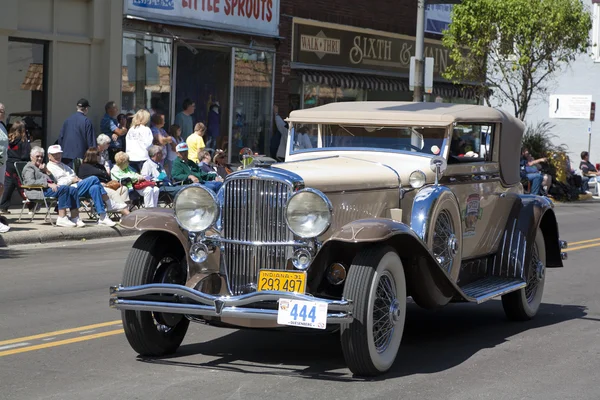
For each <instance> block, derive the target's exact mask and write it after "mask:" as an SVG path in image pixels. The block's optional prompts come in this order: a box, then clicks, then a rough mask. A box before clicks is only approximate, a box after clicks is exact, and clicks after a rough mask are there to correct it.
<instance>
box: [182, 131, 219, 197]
mask: <svg viewBox="0 0 600 400" xmlns="http://www.w3.org/2000/svg"><path fill="white" fill-rule="evenodd" d="M177 155H178V156H179V157H178V158H177V159H176V160H175V161H174V162H173V180H174V181H177V182H183V183H184V184H189V183H201V184H203V185H205V186H206V187H207V188H209V189H211V190H212V191H214V192H215V193H217V192H218V191H219V189H220V188H221V186H222V182H223V180H222V179H221V178H220V177H218V176H217V177H215V175H213V174H207V173H206V172H204V171H202V170H201V169H200V167H199V166H198V164H196V163H195V162H193V161H191V160H189V159H188V146H187V144H186V143H180V144H178V145H177Z"/></svg>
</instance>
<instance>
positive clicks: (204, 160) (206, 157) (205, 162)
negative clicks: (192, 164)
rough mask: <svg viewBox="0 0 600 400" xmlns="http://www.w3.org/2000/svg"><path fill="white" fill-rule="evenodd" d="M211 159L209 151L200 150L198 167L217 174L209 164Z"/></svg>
mask: <svg viewBox="0 0 600 400" xmlns="http://www.w3.org/2000/svg"><path fill="white" fill-rule="evenodd" d="M211 160H212V155H211V154H210V151H206V150H205V151H201V152H200V163H199V164H198V166H199V167H200V169H201V170H202V171H204V172H206V173H209V174H214V175H216V174H217V171H216V170H215V168H214V167H213V166H212V165H211V163H210V161H211Z"/></svg>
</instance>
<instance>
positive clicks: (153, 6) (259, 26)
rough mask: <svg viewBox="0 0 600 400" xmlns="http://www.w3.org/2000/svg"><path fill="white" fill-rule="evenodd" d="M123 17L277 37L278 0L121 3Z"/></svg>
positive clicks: (141, 0) (135, 0) (139, 0)
mask: <svg viewBox="0 0 600 400" xmlns="http://www.w3.org/2000/svg"><path fill="white" fill-rule="evenodd" d="M124 14H125V15H129V16H133V17H139V18H143V19H147V20H150V21H155V22H159V23H166V24H171V25H183V26H195V27H200V28H209V29H210V28H213V29H220V30H227V31H232V32H240V33H248V34H259V35H264V36H278V35H279V0H125V1H124Z"/></svg>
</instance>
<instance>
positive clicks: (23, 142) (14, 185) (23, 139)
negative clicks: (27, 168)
mask: <svg viewBox="0 0 600 400" xmlns="http://www.w3.org/2000/svg"><path fill="white" fill-rule="evenodd" d="M0 107H1V105H0ZM30 151H31V145H30V144H29V141H28V140H27V130H26V129H25V123H24V122H23V121H16V122H15V123H14V124H12V126H11V127H10V131H9V132H8V149H7V152H6V153H7V157H8V158H7V161H6V174H5V176H4V193H2V200H0V214H9V213H10V212H9V211H8V208H9V207H10V202H11V198H12V195H13V192H14V191H15V189H17V190H18V191H19V194H20V195H21V197H22V198H23V200H25V201H26V200H27V197H25V194H24V193H23V191H22V190H21V189H20V188H19V177H18V175H17V170H16V169H15V162H17V161H29V158H30V156H29V152H30ZM0 180H1V178H0ZM28 206H29V210H30V211H31V210H33V209H34V207H35V204H34V203H33V202H30V203H29V205H28Z"/></svg>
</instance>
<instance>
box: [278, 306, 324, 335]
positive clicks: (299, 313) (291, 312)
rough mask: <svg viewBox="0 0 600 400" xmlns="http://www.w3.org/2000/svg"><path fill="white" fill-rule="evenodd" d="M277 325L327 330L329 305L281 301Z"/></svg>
mask: <svg viewBox="0 0 600 400" xmlns="http://www.w3.org/2000/svg"><path fill="white" fill-rule="evenodd" d="M277 323H278V324H279V325H289V326H299V327H303V328H313V329H325V327H326V326H327V303H323V302H320V301H303V300H288V299H279V309H278V310H277Z"/></svg>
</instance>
